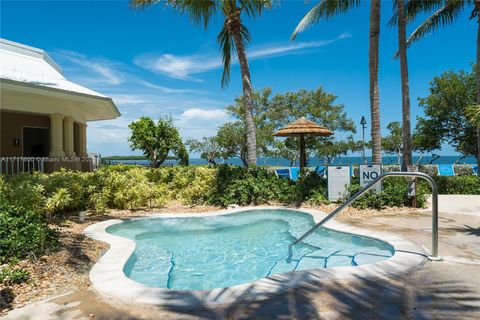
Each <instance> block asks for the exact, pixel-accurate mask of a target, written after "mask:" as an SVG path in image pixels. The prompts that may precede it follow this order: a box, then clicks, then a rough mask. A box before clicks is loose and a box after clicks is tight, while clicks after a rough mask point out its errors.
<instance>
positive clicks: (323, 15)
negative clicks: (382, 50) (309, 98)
mask: <svg viewBox="0 0 480 320" xmlns="http://www.w3.org/2000/svg"><path fill="white" fill-rule="evenodd" d="M360 4H361V1H360V0H321V1H320V2H319V3H318V4H316V5H315V6H314V7H313V8H312V9H310V11H308V12H307V14H306V15H305V16H304V17H303V18H302V20H301V21H300V22H299V24H298V25H297V27H296V28H295V30H294V31H293V33H292V36H291V38H292V40H294V39H295V37H296V36H297V35H298V34H299V33H300V32H302V31H304V30H305V29H307V28H308V27H310V26H312V25H313V24H315V23H316V22H318V21H320V20H322V19H325V20H326V19H329V18H331V17H333V16H336V15H338V14H340V13H344V12H347V11H348V10H350V9H351V8H353V7H356V6H359V5H360ZM369 32H370V42H369V50H368V67H369V76H370V115H371V121H372V129H371V134H372V163H375V164H381V163H382V136H381V132H380V99H379V91H378V61H379V52H378V51H379V49H378V48H379V40H380V0H372V1H371V2H370V31H369Z"/></svg>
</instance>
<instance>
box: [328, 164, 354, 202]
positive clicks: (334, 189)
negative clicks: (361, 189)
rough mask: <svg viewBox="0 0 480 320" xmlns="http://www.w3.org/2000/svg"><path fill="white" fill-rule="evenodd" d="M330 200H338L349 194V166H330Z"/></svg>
mask: <svg viewBox="0 0 480 320" xmlns="http://www.w3.org/2000/svg"><path fill="white" fill-rule="evenodd" d="M327 176H328V200H329V201H337V200H339V199H342V198H345V197H346V196H347V195H348V190H347V187H348V186H350V167H349V166H328V169H327Z"/></svg>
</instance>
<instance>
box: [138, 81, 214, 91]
mask: <svg viewBox="0 0 480 320" xmlns="http://www.w3.org/2000/svg"><path fill="white" fill-rule="evenodd" d="M140 83H141V84H143V85H144V86H145V87H148V88H152V89H156V90H158V91H160V92H162V93H166V94H175V93H196V94H205V93H206V92H205V91H203V90H195V89H175V88H169V87H164V86H159V85H157V84H153V83H151V82H148V81H143V80H142V81H140Z"/></svg>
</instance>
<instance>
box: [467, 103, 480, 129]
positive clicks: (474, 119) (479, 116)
mask: <svg viewBox="0 0 480 320" xmlns="http://www.w3.org/2000/svg"><path fill="white" fill-rule="evenodd" d="M466 114H467V118H468V120H470V122H471V123H472V124H474V125H476V126H480V104H477V105H473V106H468V107H467V109H466Z"/></svg>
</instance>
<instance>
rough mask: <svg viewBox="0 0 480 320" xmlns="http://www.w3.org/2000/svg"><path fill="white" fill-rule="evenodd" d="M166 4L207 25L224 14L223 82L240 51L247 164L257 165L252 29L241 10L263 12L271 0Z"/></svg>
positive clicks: (135, 0)
mask: <svg viewBox="0 0 480 320" xmlns="http://www.w3.org/2000/svg"><path fill="white" fill-rule="evenodd" d="M158 2H160V1H159V0H131V4H132V5H133V6H145V5H148V4H154V3H158ZM165 2H166V4H167V5H170V6H171V7H173V8H174V9H177V10H179V11H180V12H181V13H187V14H188V15H189V16H190V18H191V20H192V21H193V22H194V23H196V24H203V26H204V27H205V28H206V27H207V26H208V24H209V22H210V21H211V20H212V19H213V18H214V17H215V16H216V15H217V14H221V16H222V17H223V18H224V23H223V28H222V30H220V33H219V34H218V36H217V42H218V44H219V46H220V49H221V52H222V58H223V75H222V86H225V85H227V84H228V82H229V80H230V66H231V62H232V53H234V52H236V53H237V58H238V62H239V64H240V71H241V75H242V86H243V99H244V101H245V106H246V112H245V127H246V134H247V137H246V141H247V156H246V161H247V164H250V165H252V164H253V165H255V164H256V163H257V146H256V134H255V123H254V119H253V114H252V112H253V101H252V99H253V98H252V95H253V87H252V81H251V77H250V68H249V65H248V60H247V54H246V52H245V49H246V46H247V44H248V42H250V39H251V36H250V31H249V30H248V28H247V27H246V26H245V24H244V21H243V20H242V14H243V15H245V16H247V17H251V18H254V17H256V16H258V15H260V14H262V13H263V11H264V10H265V9H270V8H271V6H272V1H270V0H201V1H196V0H166V1H165Z"/></svg>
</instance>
